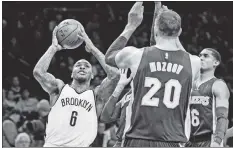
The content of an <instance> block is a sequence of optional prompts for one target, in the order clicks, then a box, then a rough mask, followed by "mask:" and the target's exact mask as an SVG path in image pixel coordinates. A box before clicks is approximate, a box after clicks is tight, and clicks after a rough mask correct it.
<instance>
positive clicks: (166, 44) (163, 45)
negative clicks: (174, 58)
mask: <svg viewBox="0 0 233 150" xmlns="http://www.w3.org/2000/svg"><path fill="white" fill-rule="evenodd" d="M176 41H177V38H163V37H157V39H156V45H155V46H156V47H157V48H159V49H161V50H169V51H177V50H180V48H179V47H178V45H177V42H176Z"/></svg>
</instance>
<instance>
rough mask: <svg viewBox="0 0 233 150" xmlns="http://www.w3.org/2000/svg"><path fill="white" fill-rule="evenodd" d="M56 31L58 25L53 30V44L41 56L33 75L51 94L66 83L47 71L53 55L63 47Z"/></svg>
mask: <svg viewBox="0 0 233 150" xmlns="http://www.w3.org/2000/svg"><path fill="white" fill-rule="evenodd" d="M56 32H57V27H55V29H54V31H53V40H52V45H51V46H50V47H49V48H48V50H47V51H46V52H45V54H44V55H43V56H42V57H41V58H40V60H39V61H38V62H37V64H36V66H35V68H34V70H33V75H34V77H35V79H36V80H37V81H38V82H39V83H40V85H41V86H42V88H43V89H44V90H45V91H46V92H47V93H49V94H50V95H51V94H53V93H55V92H57V91H58V90H59V87H60V86H62V84H64V83H63V82H62V81H61V80H59V79H56V78H55V77H54V76H53V75H52V74H50V73H48V72H47V71H48V68H49V65H50V62H51V60H52V58H53V56H54V55H55V53H56V52H57V51H59V50H61V49H62V47H61V46H60V45H59V44H58V42H57V39H56Z"/></svg>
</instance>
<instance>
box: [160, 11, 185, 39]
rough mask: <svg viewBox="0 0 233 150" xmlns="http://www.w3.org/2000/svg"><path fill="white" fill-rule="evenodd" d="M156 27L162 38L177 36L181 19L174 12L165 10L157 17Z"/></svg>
mask: <svg viewBox="0 0 233 150" xmlns="http://www.w3.org/2000/svg"><path fill="white" fill-rule="evenodd" d="M156 25H157V27H158V29H159V32H160V33H161V34H162V35H164V36H179V35H178V34H179V31H180V29H181V17H180V15H179V14H177V13H176V12H175V11H172V10H166V11H163V12H161V13H160V14H159V15H158V18H157V22H156Z"/></svg>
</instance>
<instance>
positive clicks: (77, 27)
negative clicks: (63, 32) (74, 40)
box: [59, 26, 78, 44]
mask: <svg viewBox="0 0 233 150" xmlns="http://www.w3.org/2000/svg"><path fill="white" fill-rule="evenodd" d="M77 28H78V26H77V27H76V28H75V29H74V30H73V31H72V32H70V34H68V35H67V36H66V37H65V38H64V39H63V40H61V42H60V43H59V44H61V43H62V42H63V41H64V40H65V39H67V38H68V37H69V35H71V34H72V33H73V32H74V31H75V30H76V29H77Z"/></svg>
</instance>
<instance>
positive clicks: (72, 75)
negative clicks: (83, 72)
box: [71, 71, 74, 79]
mask: <svg viewBox="0 0 233 150" xmlns="http://www.w3.org/2000/svg"><path fill="white" fill-rule="evenodd" d="M73 77H74V74H73V71H72V73H71V79H73Z"/></svg>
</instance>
